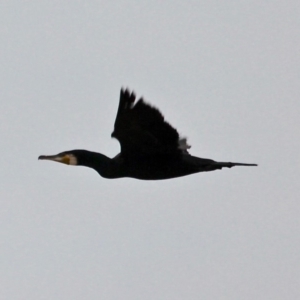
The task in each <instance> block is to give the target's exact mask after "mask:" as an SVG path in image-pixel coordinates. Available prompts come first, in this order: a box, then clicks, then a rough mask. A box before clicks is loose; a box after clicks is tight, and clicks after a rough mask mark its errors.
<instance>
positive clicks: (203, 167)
mask: <svg viewBox="0 0 300 300" xmlns="http://www.w3.org/2000/svg"><path fill="white" fill-rule="evenodd" d="M134 102H135V95H134V94H133V93H129V91H128V90H125V91H124V90H121V95H120V103H119V109H118V113H117V117H116V121H115V128H114V131H113V133H112V137H115V138H117V139H118V140H119V142H120V144H121V152H120V153H119V154H118V155H117V156H116V157H114V158H109V157H107V156H105V155H103V154H101V153H96V152H91V151H87V150H71V151H65V152H62V153H59V154H57V155H52V156H45V155H41V156H40V157H39V159H46V160H53V161H57V162H62V163H65V164H69V165H81V166H86V167H90V168H93V169H94V170H96V171H97V172H98V173H99V174H100V175H101V176H102V177H104V178H109V179H113V178H122V177H131V178H136V179H142V180H160V179H170V178H175V177H181V176H186V175H190V174H194V173H199V172H207V171H214V170H218V169H222V168H223V167H228V168H231V167H233V166H238V165H241V166H256V164H243V163H230V162H226V163H223V162H216V161H214V160H211V159H203V158H199V157H195V156H192V155H190V154H189V153H188V151H187V149H188V148H190V146H188V145H187V143H186V139H184V138H180V137H179V134H178V132H177V130H176V129H174V128H173V127H172V126H171V125H170V124H169V123H167V122H166V121H165V120H164V117H163V116H162V114H161V113H160V112H159V111H158V110H157V109H156V108H154V107H151V106H150V105H148V104H146V103H145V102H144V101H143V99H140V100H139V101H138V102H137V103H136V104H134Z"/></svg>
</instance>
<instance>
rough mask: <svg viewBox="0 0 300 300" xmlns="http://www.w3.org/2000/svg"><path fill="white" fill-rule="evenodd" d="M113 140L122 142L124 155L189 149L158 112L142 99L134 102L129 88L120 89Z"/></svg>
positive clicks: (155, 153) (169, 152)
mask: <svg viewBox="0 0 300 300" xmlns="http://www.w3.org/2000/svg"><path fill="white" fill-rule="evenodd" d="M112 137H115V138H117V139H118V140H119V142H120V144H121V154H122V155H124V156H131V155H157V154H169V155H171V154H180V153H183V152H184V153H187V149H188V148H189V146H188V145H187V144H186V139H180V138H179V134H178V132H177V130H176V129H175V128H173V127H172V126H171V125H170V124H169V123H167V122H166V121H165V120H164V117H163V115H162V114H161V113H160V112H159V110H158V109H156V108H155V107H152V106H150V105H149V104H147V103H145V102H144V100H143V99H142V98H141V99H139V100H138V101H137V102H136V103H135V94H134V93H133V92H131V93H130V92H129V90H127V89H126V90H123V89H122V90H121V94H120V103H119V108H118V112H117V117H116V121H115V127H114V131H113V133H112Z"/></svg>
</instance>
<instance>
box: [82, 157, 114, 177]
mask: <svg viewBox="0 0 300 300" xmlns="http://www.w3.org/2000/svg"><path fill="white" fill-rule="evenodd" d="M87 152H88V155H86V156H84V157H83V158H82V159H80V160H79V162H78V165H81V166H85V167H89V168H92V169H94V170H96V171H97V172H98V173H99V174H100V175H101V176H102V177H105V178H113V173H114V170H113V169H114V168H113V162H112V159H111V158H109V157H107V156H105V155H103V154H101V153H97V152H91V151H87Z"/></svg>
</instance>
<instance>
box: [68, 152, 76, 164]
mask: <svg viewBox="0 0 300 300" xmlns="http://www.w3.org/2000/svg"><path fill="white" fill-rule="evenodd" d="M68 156H69V165H71V166H77V158H76V157H75V156H74V155H73V154H68Z"/></svg>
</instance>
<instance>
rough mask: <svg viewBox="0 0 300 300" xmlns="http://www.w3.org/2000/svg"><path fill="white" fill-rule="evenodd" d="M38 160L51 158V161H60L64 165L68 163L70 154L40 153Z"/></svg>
mask: <svg viewBox="0 0 300 300" xmlns="http://www.w3.org/2000/svg"><path fill="white" fill-rule="evenodd" d="M38 159H40V160H52V161H56V162H60V163H63V164H66V165H70V164H71V163H70V160H71V156H70V155H68V154H65V155H59V154H57V155H40V156H39V158H38Z"/></svg>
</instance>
